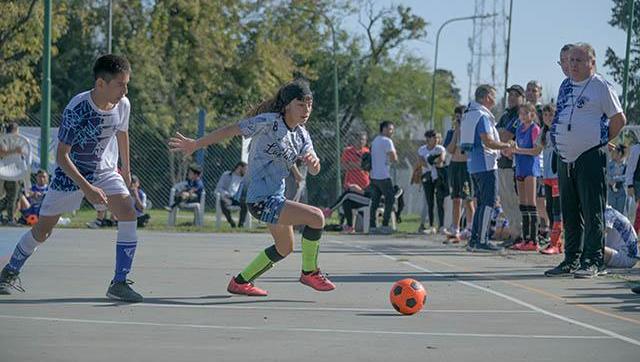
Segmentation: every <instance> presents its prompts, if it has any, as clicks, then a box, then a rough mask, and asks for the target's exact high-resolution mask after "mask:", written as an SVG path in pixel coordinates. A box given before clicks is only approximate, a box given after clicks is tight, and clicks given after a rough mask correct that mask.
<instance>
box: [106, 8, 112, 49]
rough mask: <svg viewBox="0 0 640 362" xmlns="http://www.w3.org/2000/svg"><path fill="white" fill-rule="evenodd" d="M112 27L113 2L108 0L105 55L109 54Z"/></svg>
mask: <svg viewBox="0 0 640 362" xmlns="http://www.w3.org/2000/svg"><path fill="white" fill-rule="evenodd" d="M112 26H113V0H109V25H108V28H109V29H108V31H107V53H108V54H111V28H112Z"/></svg>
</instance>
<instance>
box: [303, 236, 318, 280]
mask: <svg viewBox="0 0 640 362" xmlns="http://www.w3.org/2000/svg"><path fill="white" fill-rule="evenodd" d="M319 250H320V240H307V239H305V238H304V237H303V238H302V271H303V272H305V273H311V272H314V271H316V269H318V251H319Z"/></svg>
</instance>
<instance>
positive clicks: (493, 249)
mask: <svg viewBox="0 0 640 362" xmlns="http://www.w3.org/2000/svg"><path fill="white" fill-rule="evenodd" d="M473 251H474V252H478V253H499V252H502V251H504V248H503V247H500V246H497V245H496V244H494V243H492V242H490V241H487V242H486V243H478V244H476V246H475V248H473Z"/></svg>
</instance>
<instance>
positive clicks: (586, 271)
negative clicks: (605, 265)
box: [573, 263, 598, 279]
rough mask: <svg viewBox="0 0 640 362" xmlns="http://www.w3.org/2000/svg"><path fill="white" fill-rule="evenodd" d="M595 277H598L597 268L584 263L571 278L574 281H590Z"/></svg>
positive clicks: (591, 264)
mask: <svg viewBox="0 0 640 362" xmlns="http://www.w3.org/2000/svg"><path fill="white" fill-rule="evenodd" d="M596 276H598V267H597V266H596V265H595V264H593V263H589V264H586V263H585V264H583V265H581V266H580V268H579V269H578V270H576V272H575V273H573V277H574V278H576V279H591V278H593V277H596Z"/></svg>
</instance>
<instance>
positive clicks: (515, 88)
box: [496, 84, 525, 246]
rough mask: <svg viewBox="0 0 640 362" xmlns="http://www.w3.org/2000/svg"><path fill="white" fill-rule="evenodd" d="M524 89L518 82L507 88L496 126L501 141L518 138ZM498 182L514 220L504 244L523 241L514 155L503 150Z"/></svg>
mask: <svg viewBox="0 0 640 362" xmlns="http://www.w3.org/2000/svg"><path fill="white" fill-rule="evenodd" d="M524 96H525V91H524V89H523V88H522V87H521V86H519V85H518V84H514V85H512V86H511V87H509V88H507V109H506V110H505V111H504V113H502V116H500V119H499V120H498V123H497V124H496V128H497V129H498V134H499V135H500V141H502V142H509V141H513V140H515V138H516V130H517V129H518V126H520V119H519V118H518V109H519V107H520V106H521V105H523V104H524ZM498 183H499V185H500V188H499V190H500V203H501V204H502V209H503V210H504V213H505V215H506V216H507V219H509V220H512V221H514V222H513V223H512V225H511V232H512V235H511V237H510V238H509V240H507V241H506V242H505V243H504V245H505V246H509V245H511V244H515V243H516V242H519V241H521V240H520V239H519V236H520V235H521V233H522V225H521V224H520V223H519V222H515V220H520V208H519V205H520V203H519V199H518V195H517V194H516V186H515V174H514V166H513V155H512V154H511V153H510V152H509V151H508V150H506V151H503V152H502V154H501V155H500V158H499V159H498Z"/></svg>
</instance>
